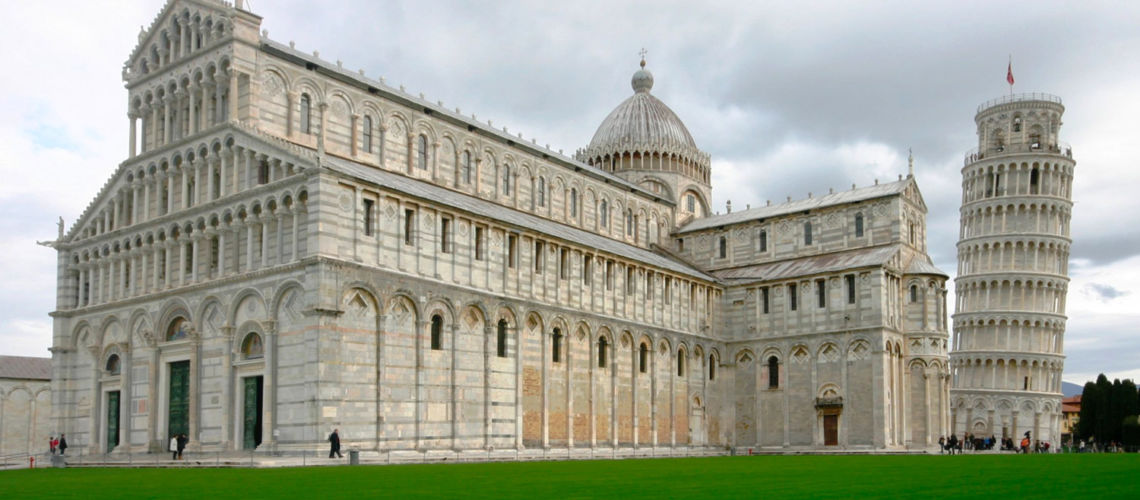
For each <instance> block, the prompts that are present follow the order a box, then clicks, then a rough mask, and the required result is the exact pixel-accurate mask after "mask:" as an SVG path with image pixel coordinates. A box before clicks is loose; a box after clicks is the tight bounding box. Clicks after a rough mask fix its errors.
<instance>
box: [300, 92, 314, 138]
mask: <svg viewBox="0 0 1140 500" xmlns="http://www.w3.org/2000/svg"><path fill="white" fill-rule="evenodd" d="M312 108H313V100H312V98H310V97H309V94H301V133H302V134H311V133H313V132H312V117H311V112H312Z"/></svg>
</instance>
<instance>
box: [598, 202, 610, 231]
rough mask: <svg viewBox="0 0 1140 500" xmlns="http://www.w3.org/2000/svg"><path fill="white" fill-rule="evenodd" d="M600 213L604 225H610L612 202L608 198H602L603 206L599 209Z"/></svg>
mask: <svg viewBox="0 0 1140 500" xmlns="http://www.w3.org/2000/svg"><path fill="white" fill-rule="evenodd" d="M598 213H599V215H598V217H599V218H601V223H602V227H610V204H609V203H608V202H607V201H606V200H602V208H600V209H598Z"/></svg>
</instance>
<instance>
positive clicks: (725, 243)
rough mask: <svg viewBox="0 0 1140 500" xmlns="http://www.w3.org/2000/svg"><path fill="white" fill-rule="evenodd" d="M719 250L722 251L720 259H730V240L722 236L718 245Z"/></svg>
mask: <svg viewBox="0 0 1140 500" xmlns="http://www.w3.org/2000/svg"><path fill="white" fill-rule="evenodd" d="M717 248H719V249H720V251H719V254H720V258H722V259H723V258H726V257H728V238H725V237H724V236H721V237H720V240H719V242H718V244H717Z"/></svg>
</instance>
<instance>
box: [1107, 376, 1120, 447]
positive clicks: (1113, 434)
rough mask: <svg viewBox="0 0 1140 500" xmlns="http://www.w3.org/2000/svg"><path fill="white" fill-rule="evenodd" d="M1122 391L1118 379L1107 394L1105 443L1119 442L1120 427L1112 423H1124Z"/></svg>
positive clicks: (1113, 382)
mask: <svg viewBox="0 0 1140 500" xmlns="http://www.w3.org/2000/svg"><path fill="white" fill-rule="evenodd" d="M1123 389H1124V385H1122V384H1121V383H1120V379H1115V380H1113V381H1112V389H1109V393H1108V418H1106V419H1105V420H1106V423H1107V424H1108V427H1107V429H1106V430H1107V431H1108V433H1107V434H1105V436H1104V439H1105V441H1107V442H1114V443H1119V442H1120V425H1113V423H1114V422H1115V423H1117V424H1123V423H1124V405H1123V404H1121V403H1122V401H1121V399H1122V398H1121V396H1122V395H1123Z"/></svg>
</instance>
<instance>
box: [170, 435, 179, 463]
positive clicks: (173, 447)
mask: <svg viewBox="0 0 1140 500" xmlns="http://www.w3.org/2000/svg"><path fill="white" fill-rule="evenodd" d="M170 459H171V460H178V434H175V435H173V436H170Z"/></svg>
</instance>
